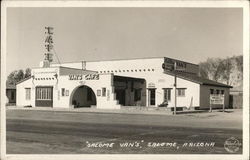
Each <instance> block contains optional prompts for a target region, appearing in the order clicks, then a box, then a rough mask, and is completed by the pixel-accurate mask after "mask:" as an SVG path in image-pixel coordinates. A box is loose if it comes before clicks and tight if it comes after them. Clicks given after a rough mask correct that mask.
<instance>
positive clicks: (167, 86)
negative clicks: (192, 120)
mask: <svg viewBox="0 0 250 160" xmlns="http://www.w3.org/2000/svg"><path fill="white" fill-rule="evenodd" d="M230 88H231V86H228V85H225V84H222V83H218V82H215V81H211V80H208V79H204V78H201V77H200V76H199V66H198V65H196V64H192V63H188V62H184V61H181V60H176V59H172V58H167V57H157V58H141V59H121V60H104V61H79V62H68V63H60V64H58V63H50V62H48V61H46V60H45V61H42V62H41V63H40V67H38V68H33V69H32V71H31V77H29V78H27V79H25V80H23V81H21V82H19V83H18V84H17V85H16V91H17V93H16V104H17V105H18V106H32V107H53V108H80V107H95V108H97V109H120V108H121V107H122V106H123V107H128V106H130V107H133V106H141V107H159V106H164V107H169V108H172V107H174V106H175V105H176V106H177V108H209V107H210V106H211V101H210V96H211V95H218V96H220V97H223V104H213V106H212V107H216V108H217V107H222V106H223V105H224V106H225V107H226V108H227V107H228V105H229V90H230ZM175 99H176V103H175Z"/></svg>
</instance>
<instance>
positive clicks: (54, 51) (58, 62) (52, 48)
mask: <svg viewBox="0 0 250 160" xmlns="http://www.w3.org/2000/svg"><path fill="white" fill-rule="evenodd" d="M54 48H55V47H53V48H52V49H53V51H54V53H55V55H56V59H57V61H58V63H59V64H60V65H61V62H60V60H59V58H58V56H57V53H56V50H55V49H54Z"/></svg>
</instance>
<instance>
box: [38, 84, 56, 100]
mask: <svg viewBox="0 0 250 160" xmlns="http://www.w3.org/2000/svg"><path fill="white" fill-rule="evenodd" d="M36 99H37V100H52V88H51V87H38V88H36Z"/></svg>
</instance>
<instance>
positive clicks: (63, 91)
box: [62, 88, 65, 97]
mask: <svg viewBox="0 0 250 160" xmlns="http://www.w3.org/2000/svg"><path fill="white" fill-rule="evenodd" d="M64 96H65V88H62V97H64Z"/></svg>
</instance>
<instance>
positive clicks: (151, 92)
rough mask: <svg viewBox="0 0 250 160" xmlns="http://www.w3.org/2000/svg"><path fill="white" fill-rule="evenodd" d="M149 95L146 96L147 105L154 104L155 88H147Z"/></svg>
mask: <svg viewBox="0 0 250 160" xmlns="http://www.w3.org/2000/svg"><path fill="white" fill-rule="evenodd" d="M148 92H149V94H148V95H149V96H148V100H149V101H148V102H149V103H148V104H149V106H155V89H148Z"/></svg>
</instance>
